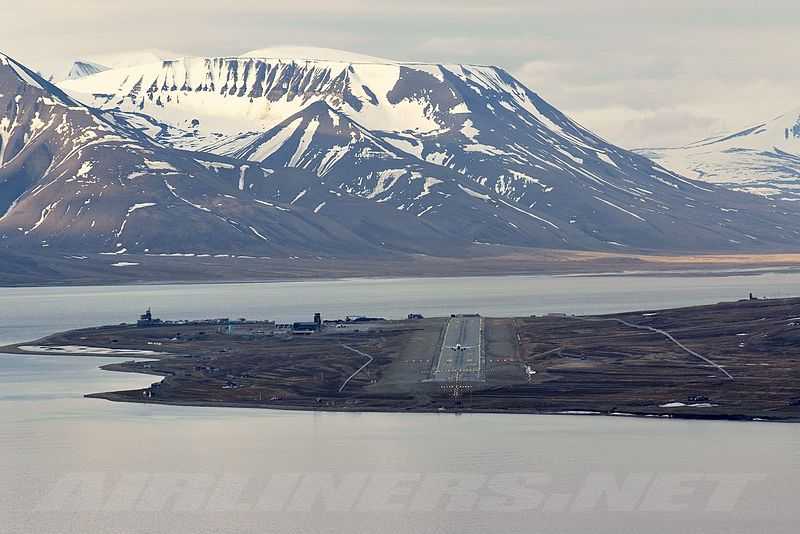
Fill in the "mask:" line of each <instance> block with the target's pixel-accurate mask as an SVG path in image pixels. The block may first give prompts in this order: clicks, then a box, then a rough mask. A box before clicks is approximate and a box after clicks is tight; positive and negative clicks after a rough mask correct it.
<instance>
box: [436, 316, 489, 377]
mask: <svg viewBox="0 0 800 534" xmlns="http://www.w3.org/2000/svg"><path fill="white" fill-rule="evenodd" d="M482 327H483V325H482V320H481V318H480V317H452V318H451V319H450V321H449V322H448V323H447V327H446V330H445V334H444V340H443V341H442V347H441V349H440V350H439V359H438V361H437V363H436V369H435V370H434V372H433V379H434V380H435V381H438V382H454V381H462V382H477V381H480V380H482V374H483V362H482V359H483V350H482V346H481V345H482V342H483V339H482V338H483V328H482Z"/></svg>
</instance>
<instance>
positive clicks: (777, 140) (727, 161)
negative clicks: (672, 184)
mask: <svg viewBox="0 0 800 534" xmlns="http://www.w3.org/2000/svg"><path fill="white" fill-rule="evenodd" d="M638 152H640V153H641V154H643V155H645V156H648V157H651V158H653V159H655V160H656V161H658V162H659V163H661V164H662V165H664V166H665V167H668V168H669V169H672V170H674V171H675V172H678V173H681V174H683V175H684V176H688V177H691V178H696V179H698V180H703V181H707V182H710V183H715V184H720V185H724V186H726V187H730V188H732V189H737V190H740V191H747V192H751V193H755V194H759V195H765V196H768V197H771V198H777V199H785V200H792V201H797V200H800V109H796V110H793V111H791V112H789V113H784V114H782V115H779V116H778V117H775V118H773V119H771V120H768V121H765V122H762V123H760V124H757V125H755V126H751V127H749V128H745V129H743V130H740V131H737V132H734V133H730V134H725V135H719V136H715V137H710V138H708V139H703V140H701V141H697V142H694V143H691V144H689V145H686V146H682V147H674V148H650V149H641V150H639V151H638Z"/></svg>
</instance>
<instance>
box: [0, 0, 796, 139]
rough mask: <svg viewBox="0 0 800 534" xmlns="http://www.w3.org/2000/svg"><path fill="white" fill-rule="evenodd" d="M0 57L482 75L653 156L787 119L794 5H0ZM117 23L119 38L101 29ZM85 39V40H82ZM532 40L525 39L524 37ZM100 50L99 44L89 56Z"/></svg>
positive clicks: (182, 0)
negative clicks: (391, 68) (320, 56)
mask: <svg viewBox="0 0 800 534" xmlns="http://www.w3.org/2000/svg"><path fill="white" fill-rule="evenodd" d="M0 17H2V18H4V19H5V20H14V21H15V23H14V24H12V25H10V26H9V27H8V28H7V29H6V39H5V45H4V48H5V52H7V53H9V54H11V55H13V56H15V57H17V58H18V59H19V60H21V61H23V62H26V63H28V64H30V65H31V66H33V67H35V68H37V69H40V70H41V71H42V72H44V73H66V71H67V70H68V68H69V64H70V63H71V62H72V61H73V60H74V59H78V58H84V57H87V56H93V55H99V54H103V53H112V52H121V51H128V50H138V49H143V48H158V49H166V50H174V51H176V52H178V53H181V54H185V55H226V54H230V55H235V54H239V53H242V52H244V51H247V50H251V49H256V48H263V47H267V46H276V45H307V46H319V47H330V48H338V49H343V50H349V51H353V52H358V53H364V54H369V55H375V56H382V57H390V58H394V59H398V60H407V61H412V60H413V61H431V62H449V63H478V64H495V65H498V66H502V67H504V68H506V69H508V70H509V71H510V72H512V73H513V74H514V75H515V76H517V77H518V78H519V79H520V80H521V81H523V82H524V83H526V84H527V85H528V86H529V87H530V88H531V89H532V90H534V91H536V92H538V93H539V94H541V95H542V96H543V97H544V98H546V99H547V100H548V101H550V102H552V103H553V104H554V105H556V106H558V107H559V108H560V109H562V110H564V111H565V112H567V113H569V114H570V115H571V116H573V117H574V118H575V119H576V120H578V121H579V122H581V123H583V124H585V125H586V126H588V127H590V128H592V129H593V130H594V131H597V132H598V133H600V134H601V135H603V136H605V137H606V138H607V139H609V140H610V141H612V142H616V143H619V144H621V145H623V146H626V147H640V146H663V145H675V144H682V143H686V142H690V141H693V140H696V139H700V138H703V137H705V136H708V135H711V134H715V133H719V132H723V131H728V130H730V129H735V128H739V127H742V126H746V125H749V124H751V123H755V122H759V121H762V120H767V119H769V118H771V117H773V116H775V115H777V114H779V113H783V112H786V111H789V110H791V109H794V108H797V107H798V106H800V104H798V103H797V101H796V100H795V96H794V92H795V91H794V88H795V86H796V84H797V83H798V82H800V71H798V70H797V69H790V68H787V65H786V61H785V55H784V54H785V53H786V52H787V51H788V50H790V48H791V46H792V43H793V40H794V39H795V28H796V24H795V23H796V22H797V21H798V20H800V4H798V3H797V2H791V1H784V0H779V1H776V2H771V3H770V9H769V10H764V9H762V8H760V7H759V6H758V5H757V4H755V3H753V2H749V1H744V0H734V1H722V0H713V1H709V2H703V4H702V6H699V7H698V6H697V5H696V3H695V2H689V1H687V0H680V1H676V2H671V3H670V5H664V4H662V3H655V2H630V1H625V0H613V1H610V2H604V3H603V4H602V5H599V4H598V3H595V2H588V1H577V0H575V1H567V2H561V3H559V5H558V6H554V5H549V4H546V3H540V2H536V3H534V2H525V1H511V2H504V3H503V5H499V4H493V3H485V2H479V1H475V0H466V1H463V2H454V1H446V2H440V3H437V4H436V5H430V4H429V3H422V2H420V1H418V0H411V2H410V3H409V2H405V3H404V4H403V6H398V5H396V4H394V3H392V2H383V1H379V2H369V3H366V2H363V1H359V0H346V1H342V2H335V3H334V2H322V1H320V0H311V1H307V2H303V3H301V4H298V3H297V2H289V1H284V0H280V1H274V2H269V3H267V4H265V3H263V2H256V1H252V0H241V1H238V2H236V3H233V4H229V5H225V6H224V7H223V6H220V4H218V3H216V2H210V1H206V0H200V1H192V2H188V1H186V0H178V1H175V2H170V3H169V4H165V3H163V2H154V1H153V0H142V1H140V2H136V3H133V4H109V3H106V2H100V1H98V0H83V1H79V2H74V3H71V4H70V6H69V8H66V7H64V6H62V4H61V3H60V2H55V1H53V0H45V1H43V2H39V3H37V4H36V5H35V6H34V5H24V4H18V3H10V2H8V3H5V5H4V6H3V7H0ZM119 20H124V21H126V23H125V24H118V23H117V22H115V21H119ZM87 29H91V30H90V31H87ZM531 36H534V37H531ZM99 43H102V44H99Z"/></svg>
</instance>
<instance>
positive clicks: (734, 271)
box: [0, 264, 800, 289]
mask: <svg viewBox="0 0 800 534" xmlns="http://www.w3.org/2000/svg"><path fill="white" fill-rule="evenodd" d="M798 272H800V264H798V265H776V266H758V267H743V268H740V269H739V268H720V269H708V268H706V267H705V266H698V267H697V268H696V269H666V270H663V269H652V270H646V269H645V270H641V269H640V270H626V269H623V270H619V271H608V270H600V271H585V272H562V271H552V272H540V271H536V272H530V273H525V272H517V273H498V274H495V273H488V272H487V273H483V274H444V273H443V274H436V273H428V274H420V275H406V274H402V275H377V274H376V275H363V276H361V275H359V276H352V275H346V276H320V277H316V276H311V277H307V278H305V277H303V278H297V277H296V278H264V279H251V278H242V279H231V280H169V279H165V280H138V281H121V282H118V283H116V282H107V283H104V282H97V283H95V282H86V283H63V284H10V285H9V284H3V283H2V282H0V289H52V288H92V287H126V286H128V287H151V286H199V285H214V286H217V285H223V286H224V285H244V284H253V285H255V284H303V283H315V282H357V281H402V280H418V279H429V280H445V279H473V278H548V277H554V278H625V277H632V278H633V277H642V278H661V277H667V278H668V277H676V278H679V277H685V278H706V277H735V276H759V275H763V274H792V273H798Z"/></svg>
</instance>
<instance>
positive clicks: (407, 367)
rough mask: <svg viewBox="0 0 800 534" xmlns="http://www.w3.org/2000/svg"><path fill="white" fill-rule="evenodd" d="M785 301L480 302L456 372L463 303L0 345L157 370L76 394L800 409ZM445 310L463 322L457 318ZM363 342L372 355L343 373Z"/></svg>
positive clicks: (460, 407)
mask: <svg viewBox="0 0 800 534" xmlns="http://www.w3.org/2000/svg"><path fill="white" fill-rule="evenodd" d="M798 305H800V298H790V299H751V300H739V301H735V302H725V303H718V304H711V305H701V306H690V307H685V308H673V309H663V310H657V311H654V310H646V311H647V313H644V310H639V311H629V312H621V313H614V314H608V315H605V316H573V315H568V314H548V315H540V316H521V317H510V318H509V317H505V318H502V317H481V321H480V330H481V338H482V339H481V338H478V339H479V340H478V343H480V344H481V347H482V350H481V351H480V352H478V355H479V357H481V355H483V356H482V357H483V360H482V363H483V367H485V369H484V371H482V372H480V371H479V372H478V375H476V376H474V377H472V378H469V377H470V376H471V375H469V373H474V372H475V371H474V369H472V370H470V369H468V368H465V369H464V370H463V371H462V372H463V373H466V375H463V376H467V378H466V379H463V376H462V375H460V374H458V373H456V374H455V375H453V376H450V375H447V376H445V377H444V380H442V379H441V378H442V377H439V376H438V375H434V374H432V373H440V369H442V365H444V367H443V368H444V369H448V366H451V364H452V365H464V363H463V362H464V361H465V360H464V359H465V358H467V357H468V356H459V357H458V358H456V357H455V356H452V357H451V356H446V354H450V353H449V352H448V351H445V347H444V345H446V344H447V343H445V341H444V338H443V337H442V335H443V334H442V333H443V332H444V333H445V334H444V336H445V338H446V337H447V333H446V332H447V331H448V330H447V327H448V325H449V323H450V322H452V321H462V319H459V318H458V317H470V316H469V315H468V316H453V317H457V318H455V319H454V318H453V317H449V318H448V317H429V318H425V319H412V318H409V319H407V320H383V319H380V320H375V322H374V323H364V324H358V325H355V326H350V327H349V329H347V328H348V327H343V326H342V324H340V323H336V322H331V323H328V324H327V326H325V327H321V328H320V329H319V330H318V331H317V332H316V333H314V334H312V335H295V334H290V335H288V336H287V335H278V334H276V333H273V332H272V331H270V332H269V334H270V335H267V333H265V329H267V328H269V325H270V324H273V323H268V322H265V321H261V322H252V323H242V326H238V327H237V328H238V329H239V330H237V331H238V332H239V334H237V335H235V336H233V337H231V336H232V334H231V333H230V332H231V331H230V329H223V328H221V327H215V326H213V325H211V324H210V323H208V322H205V321H197V322H191V323H174V324H173V323H164V324H161V323H159V324H158V325H157V326H152V327H149V328H137V327H136V326H134V325H130V324H120V325H107V326H99V327H93V328H84V329H78V330H70V331H66V332H58V333H54V334H50V335H48V336H44V337H41V338H39V339H37V340H34V341H28V342H22V343H16V344H11V345H7V346H5V347H0V352H3V353H5V354H7V355H9V356H14V355H23V356H49V357H52V356H70V357H74V356H81V357H84V358H85V357H98V358H110V359H113V360H116V361H113V362H111V363H103V364H102V365H99V366H98V367H99V368H100V369H102V370H106V371H116V372H127V373H134V374H140V375H149V376H157V377H159V379H158V380H157V381H154V382H152V383H151V384H150V385H149V386H144V387H142V388H139V389H134V390H125V391H105V392H94V393H88V394H85V395H84V396H85V397H87V398H100V399H105V400H109V401H115V402H137V403H144V404H165V405H176V406H197V407H236V408H258V409H275V410H301V411H310V412H316V411H325V412H346V413H358V412H388V413H458V414H464V413H493V414H502V413H513V414H549V415H604V416H610V417H625V416H629V417H650V418H659V417H661V418H674V419H705V420H731V421H754V422H756V421H770V422H800V384H798V383H797V382H796V378H797V376H799V375H798V373H800V356H798V355H797V354H796V353H795V352H794V350H793V347H794V346H795V345H794V342H792V341H791V340H793V339H796V338H797V339H800V337H798V336H800V330H798V329H797V328H796V323H793V322H790V323H786V319H785V318H786V317H790V316H793V315H792V314H795V315H796V311H795V310H796V308H797V306H798ZM787 314H789V315H787ZM472 317H476V315H473V316H472ZM477 317H480V316H477ZM473 322H474V321H473ZM298 324H305V323H298ZM458 324H460V325H461V326H460V328H461V330H460V331H459V330H456V331H457V332H461V333H460V334H458V335H459V336H463V335H465V334H464V333H465V332H468V329H467V330H465V328H464V326H463V325H464V324H467V323H466V322H463V323H458ZM341 328H345V330H342V329H341ZM484 331H485V332H484ZM176 332H177V333H176ZM248 332H249V333H248ZM651 332H653V333H655V334H658V335H654V334H652V333H651ZM743 332H744V333H743ZM672 334H675V336H677V338H676V337H673V336H672ZM742 336H744V337H742ZM464 339H467V338H464ZM679 339H680V340H681V341H683V342H684V343H686V344H687V345H688V347H690V348H687V345H684V344H683V343H681V341H679ZM448 343H456V340H455V339H454V340H452V341H449V342H448ZM461 343H465V342H464V341H463V340H462V341H461ZM474 343H475V342H474V341H466V343H465V344H474ZM353 346H355V347H358V350H353V349H352V347H353ZM448 348H453V347H448ZM468 348H469V347H467V349H468ZM37 349H40V350H37ZM457 350H461V349H457ZM464 350H466V349H464ZM459 354H462V353H459ZM466 354H469V353H466ZM364 356H367V357H370V358H371V359H370V363H372V362H373V359H374V365H373V366H372V367H370V368H369V371H368V372H365V373H362V374H361V375H358V376H356V374H355V373H354V372H353V371H354V370H357V369H358V370H360V368H363V367H364ZM469 357H471V356H469ZM443 358H448V359H447V360H444V359H443ZM469 361H474V360H469ZM437 362H438V364H437ZM442 362H445V363H444V364H442ZM452 362H461V363H457V364H453V363H452ZM470 365H474V363H473V364H470ZM478 369H481V367H480V366H479V367H478ZM434 370H435V371H434ZM363 375H366V376H363ZM354 377H355V378H354ZM351 380H352V382H353V383H352V387H351V388H350V387H349V388H348V390H347V391H345V392H342V388H341V385H342V382H343V381H344V383H345V384H346V383H347V382H349V381H351ZM462 380H463V382H462Z"/></svg>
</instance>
